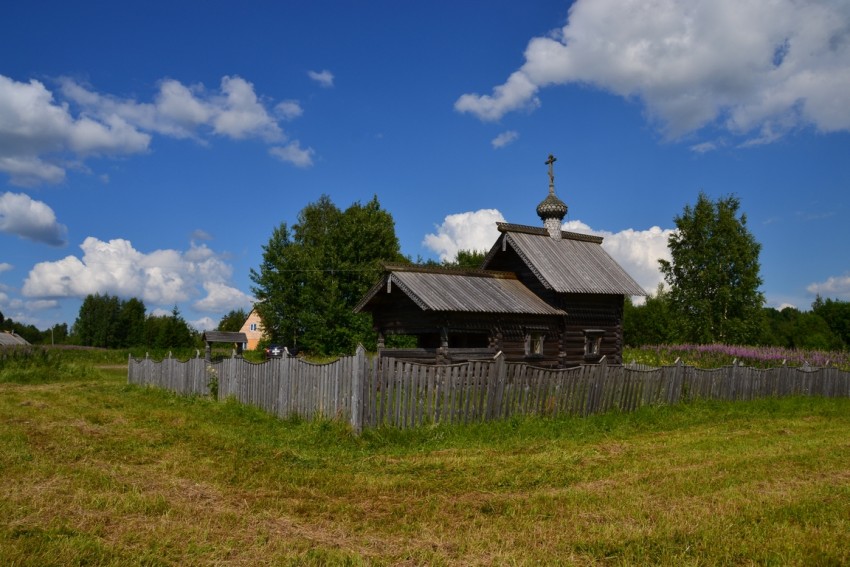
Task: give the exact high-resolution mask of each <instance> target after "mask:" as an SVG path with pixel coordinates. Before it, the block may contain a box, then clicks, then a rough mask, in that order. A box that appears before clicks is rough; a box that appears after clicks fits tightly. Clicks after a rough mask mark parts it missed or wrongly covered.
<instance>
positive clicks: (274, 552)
mask: <svg viewBox="0 0 850 567" xmlns="http://www.w3.org/2000/svg"><path fill="white" fill-rule="evenodd" d="M125 378H126V375H125V372H124V371H122V370H119V369H110V370H103V369H97V368H95V367H94V366H89V367H88V370H87V371H86V372H85V373H83V374H74V373H71V374H68V375H64V376H59V377H57V376H53V377H52V378H50V379H44V380H41V381H26V382H28V383H20V382H22V381H15V380H6V381H5V382H3V383H0V478H2V479H3V482H2V483H0V565H39V566H40V565H209V564H237V565H254V564H279V565H327V564H332V565H384V564H387V565H390V564H410V565H418V564H436V565H492V564H516V565H526V564H537V563H542V564H553V563H556V564H577V565H588V564H590V565H593V564H598V565H635V564H638V565H640V564H645V565H656V564H661V565H714V564H760V565H761V564H765V565H842V564H848V563H850V544H848V541H850V442H849V441H848V432H849V431H850V400H847V399H840V400H828V399H816V398H791V399H783V400H776V399H768V400H762V401H758V402H747V403H712V402H704V403H703V402H700V403H693V404H686V405H681V406H675V407H663V406H662V407H650V408H644V409H642V410H640V411H638V412H635V413H632V414H617V413H612V414H606V415H601V416H597V417H592V418H586V419H579V418H564V419H557V420H547V419H512V420H508V421H504V422H499V423H491V424H475V425H468V426H463V427H448V426H440V427H429V428H421V429H415V430H409V431H400V430H392V429H379V430H374V431H367V432H365V433H364V434H363V435H362V436H360V437H357V436H354V435H353V434H351V432H350V431H349V430H348V428H347V427H345V426H344V425H341V424H338V423H334V422H329V421H320V422H304V421H301V420H297V419H291V420H278V419H275V418H273V417H271V416H268V415H266V414H264V413H262V412H260V411H257V410H254V409H252V408H248V407H245V406H241V405H239V404H236V403H234V402H228V403H217V402H213V401H211V400H208V399H204V398H199V397H178V396H175V395H171V394H169V393H166V392H163V391H158V390H154V389H147V388H137V387H131V386H128V385H126V384H125Z"/></svg>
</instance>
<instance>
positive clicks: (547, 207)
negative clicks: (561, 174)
mask: <svg viewBox="0 0 850 567" xmlns="http://www.w3.org/2000/svg"><path fill="white" fill-rule="evenodd" d="M557 160H558V158H556V157H555V156H553V155H552V154H549V159H547V160H546V162H545V163H546V164H547V165H548V166H549V195H547V196H546V198H545V199H543V200H542V201H540V204H539V205H537V215H538V216H539V217H540V219H541V220H542V221H543V227H544V228H545V229H546V230H547V231H549V236H551V237H552V238H554V239H555V240H560V239H561V222H562V221H563V220H564V217H565V216H567V204H566V203H564V202H563V201H562V200H560V199H559V198H558V197H557V195H555V172H554V165H555V162H556V161H557Z"/></svg>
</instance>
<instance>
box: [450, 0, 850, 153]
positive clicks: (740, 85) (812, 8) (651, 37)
mask: <svg viewBox="0 0 850 567" xmlns="http://www.w3.org/2000/svg"><path fill="white" fill-rule="evenodd" d="M848 30H850V3H847V2H840V1H835V2H797V1H795V0H697V1H692V0H654V1H652V2H645V1H643V0H592V1H591V0H578V1H577V2H575V3H574V4H573V5H572V7H571V8H570V11H569V20H568V22H567V24H566V25H565V26H564V27H563V28H562V29H559V30H556V31H554V32H553V33H551V34H550V35H548V36H545V37H535V38H533V39H531V40H530V41H529V43H528V46H527V47H526V50H525V63H524V64H523V65H522V66H521V67H520V68H519V69H518V70H517V71H515V72H514V73H512V74H511V75H510V76H509V77H508V79H507V81H506V82H505V83H504V84H502V85H498V86H496V87H494V89H493V92H492V94H490V95H479V94H464V95H462V96H461V97H460V98H459V99H458V100H457V102H456V103H455V109H456V110H458V111H459V112H469V113H471V114H474V115H475V116H477V117H479V118H480V119H482V120H498V119H500V118H501V117H502V116H503V115H504V114H506V113H508V112H511V111H515V110H518V109H522V108H528V107H534V106H536V105H538V104H539V99H538V94H539V92H540V90H541V89H542V88H544V87H546V86H549V85H556V84H571V83H572V84H589V85H593V86H595V87H597V88H600V89H602V90H605V91H608V92H611V93H614V94H616V95H619V96H622V97H626V98H637V99H639V100H640V101H641V102H642V103H643V105H644V106H645V108H646V110H647V114H648V116H649V117H650V119H652V120H654V121H655V122H657V124H658V125H659V126H660V128H661V130H662V131H663V132H664V134H665V135H666V136H667V137H668V138H671V139H675V138H678V137H680V136H682V135H684V134H687V133H689V132H693V131H695V130H698V129H700V128H702V127H703V126H706V125H708V124H712V123H714V124H717V125H718V126H721V127H724V128H726V129H728V130H729V131H730V132H732V133H733V134H736V135H741V136H745V137H749V134H750V133H752V132H757V135H756V138H755V139H754V141H753V143H769V142H770V141H772V140H775V139H777V138H778V137H781V136H782V135H783V134H785V133H787V132H788V131H789V130H791V129H794V128H797V127H800V126H807V125H813V126H815V127H816V128H817V129H819V130H821V131H824V132H830V131H839V130H841V131H846V130H850V106H848V105H847V104H846V103H845V100H844V98H843V97H841V96H836V93H846V92H850V31H848Z"/></svg>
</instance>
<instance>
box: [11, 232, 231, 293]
mask: <svg viewBox="0 0 850 567" xmlns="http://www.w3.org/2000/svg"><path fill="white" fill-rule="evenodd" d="M80 248H81V250H82V256H81V257H77V256H66V257H65V258H63V259H61V260H57V261H55V262H40V263H38V264H36V265H35V266H34V267H33V268H32V270H30V272H29V275H28V276H27V278H26V280H25V281H24V285H23V289H22V293H23V295H24V296H26V297H31V298H41V299H51V298H62V297H78V298H83V297H85V296H87V295H89V294H94V293H100V294H110V295H116V296H118V297H138V298H140V299H142V300H143V301H144V302H145V303H147V304H153V305H175V304H177V303H180V302H183V301H186V300H189V299H191V298H193V297H198V296H199V295H200V294H201V293H202V292H201V288H202V287H207V286H209V285H211V284H222V285H224V284H226V282H227V281H228V280H229V278H230V276H231V274H232V271H233V270H232V267H231V266H230V265H229V264H227V263H226V262H224V261H223V260H222V259H221V257H220V256H219V255H217V254H216V253H215V252H213V251H212V250H210V249H209V248H208V247H207V246H205V245H203V244H202V245H195V244H192V245H191V246H190V247H189V249H188V250H185V251H178V250H154V251H153V252H149V253H144V252H140V251H139V250H136V249H135V248H134V247H133V245H132V243H131V242H130V241H128V240H124V239H114V240H110V241H108V242H105V241H102V240H99V239H97V238H94V237H91V236H90V237H88V238H86V239H85V241H83V243H82V244H81V245H80ZM208 294H209V291H208Z"/></svg>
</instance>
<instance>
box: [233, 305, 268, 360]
mask: <svg viewBox="0 0 850 567" xmlns="http://www.w3.org/2000/svg"><path fill="white" fill-rule="evenodd" d="M239 332H240V333H244V334H245V337H247V342H246V343H245V347H244V348H245V350H256V349H257V345H259V344H260V341H261V340H262V339H263V333H264V332H265V331H264V330H263V320H262V318H260V314H259V313H257V310H256V309H252V310H251V313H250V314H249V315H248V318H247V319H245V323H243V324H242V328H241V329H239Z"/></svg>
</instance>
